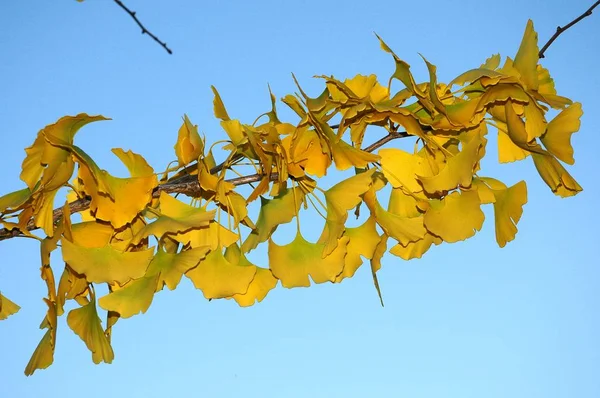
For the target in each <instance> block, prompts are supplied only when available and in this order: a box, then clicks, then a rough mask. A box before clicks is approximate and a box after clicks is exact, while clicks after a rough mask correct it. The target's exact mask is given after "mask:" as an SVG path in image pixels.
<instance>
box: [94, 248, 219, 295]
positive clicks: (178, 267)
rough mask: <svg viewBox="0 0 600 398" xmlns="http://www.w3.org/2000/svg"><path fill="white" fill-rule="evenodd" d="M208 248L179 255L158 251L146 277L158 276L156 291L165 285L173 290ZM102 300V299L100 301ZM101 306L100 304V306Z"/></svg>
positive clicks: (196, 249)
mask: <svg viewBox="0 0 600 398" xmlns="http://www.w3.org/2000/svg"><path fill="white" fill-rule="evenodd" d="M209 250H210V247H208V246H204V247H197V248H194V249H190V250H186V251H183V252H180V253H166V252H164V251H162V250H158V252H157V253H156V255H155V256H154V258H153V259H152V261H151V262H150V265H148V270H147V271H146V276H153V275H158V282H157V288H156V291H159V290H161V289H162V288H163V286H164V285H166V286H167V287H168V288H169V289H170V290H174V289H175V288H176V287H177V285H178V284H179V282H180V281H181V277H182V276H183V274H184V273H186V272H187V271H189V270H190V269H192V268H194V267H195V266H197V265H198V263H199V262H200V261H201V260H202V259H204V258H205V257H206V254H207V253H208V251H209ZM100 300H102V299H100ZM100 305H102V304H100Z"/></svg>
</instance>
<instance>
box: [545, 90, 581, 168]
mask: <svg viewBox="0 0 600 398" xmlns="http://www.w3.org/2000/svg"><path fill="white" fill-rule="evenodd" d="M582 115H583V111H582V110H581V104H580V103H579V102H575V103H574V104H573V105H571V106H569V107H568V108H566V109H564V110H562V111H561V112H560V113H559V114H558V115H557V116H556V117H555V118H554V119H552V120H551V121H550V123H548V126H547V127H546V132H545V133H544V135H542V137H541V141H542V144H544V146H545V147H546V149H547V150H548V152H550V153H551V154H552V155H554V156H556V157H557V158H558V159H560V160H562V161H563V162H565V163H567V164H574V163H575V159H574V158H573V146H572V145H571V135H573V133H575V132H577V131H578V130H579V126H580V125H581V123H580V121H579V118H581V116H582Z"/></svg>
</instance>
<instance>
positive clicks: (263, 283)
mask: <svg viewBox="0 0 600 398" xmlns="http://www.w3.org/2000/svg"><path fill="white" fill-rule="evenodd" d="M225 259H226V260H227V261H229V262H230V263H232V264H238V265H240V266H245V267H255V268H256V275H254V279H252V282H250V285H249V286H248V290H247V291H246V293H243V294H241V293H240V294H234V295H233V299H234V300H235V301H236V302H237V303H238V305H239V306H240V307H249V306H251V305H254V303H255V302H259V303H260V302H261V301H262V300H263V299H264V298H265V297H266V296H267V293H269V292H270V291H271V290H273V289H274V288H275V286H276V285H277V278H275V277H274V276H273V274H272V273H271V270H270V269H268V268H261V267H257V266H255V265H254V264H252V263H251V262H250V261H248V259H247V258H246V256H245V255H244V253H243V252H242V251H241V250H240V247H239V246H238V245H231V246H229V247H228V248H227V250H225Z"/></svg>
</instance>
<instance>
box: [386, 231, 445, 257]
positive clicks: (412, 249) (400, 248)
mask: <svg viewBox="0 0 600 398" xmlns="http://www.w3.org/2000/svg"><path fill="white" fill-rule="evenodd" d="M440 243H442V239H440V238H439V237H437V236H435V235H433V234H431V233H430V232H427V233H426V234H425V236H424V237H423V239H419V240H418V241H416V242H408V244H406V245H402V244H401V243H398V244H397V245H395V246H393V247H392V248H391V249H390V253H391V254H393V255H395V256H398V257H400V258H403V259H404V260H411V259H413V258H421V257H422V256H423V254H425V252H426V251H427V250H429V248H430V247H431V245H432V244H435V245H439V244H440Z"/></svg>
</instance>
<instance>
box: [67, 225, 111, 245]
mask: <svg viewBox="0 0 600 398" xmlns="http://www.w3.org/2000/svg"><path fill="white" fill-rule="evenodd" d="M114 232H115V230H114V229H113V228H112V227H111V226H110V224H107V223H101V222H97V221H85V222H81V223H77V224H73V225H71V236H68V237H67V239H69V240H70V241H72V242H73V243H75V244H76V245H78V246H83V247H104V246H106V245H108V244H109V242H110V240H111V237H112V236H113V233H114ZM65 236H67V235H65Z"/></svg>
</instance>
